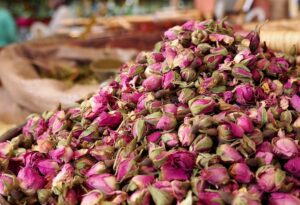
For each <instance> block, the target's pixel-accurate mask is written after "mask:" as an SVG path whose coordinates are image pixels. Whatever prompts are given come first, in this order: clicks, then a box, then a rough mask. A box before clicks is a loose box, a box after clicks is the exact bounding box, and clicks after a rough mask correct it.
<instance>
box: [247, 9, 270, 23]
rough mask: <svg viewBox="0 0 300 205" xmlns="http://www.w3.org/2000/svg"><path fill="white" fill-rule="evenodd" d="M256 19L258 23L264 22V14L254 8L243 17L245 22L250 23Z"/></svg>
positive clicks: (261, 10) (262, 11)
mask: <svg viewBox="0 0 300 205" xmlns="http://www.w3.org/2000/svg"><path fill="white" fill-rule="evenodd" d="M255 19H257V20H258V21H264V20H266V13H265V11H264V10H263V9H262V8H260V7H255V8H253V9H251V10H250V11H249V12H248V13H247V14H246V16H245V22H250V21H253V20H255Z"/></svg>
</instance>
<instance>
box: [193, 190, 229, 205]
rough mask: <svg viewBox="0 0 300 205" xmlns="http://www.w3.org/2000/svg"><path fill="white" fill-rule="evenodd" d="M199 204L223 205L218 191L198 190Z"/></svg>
mask: <svg viewBox="0 0 300 205" xmlns="http://www.w3.org/2000/svg"><path fill="white" fill-rule="evenodd" d="M198 198H199V202H200V204H199V205H224V204H225V202H224V201H223V200H222V197H221V195H220V193H218V192H209V191H207V192H200V193H199V196H198Z"/></svg>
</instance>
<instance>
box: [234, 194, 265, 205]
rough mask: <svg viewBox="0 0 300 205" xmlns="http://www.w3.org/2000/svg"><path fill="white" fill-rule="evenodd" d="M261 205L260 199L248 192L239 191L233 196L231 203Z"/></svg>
mask: <svg viewBox="0 0 300 205" xmlns="http://www.w3.org/2000/svg"><path fill="white" fill-rule="evenodd" d="M240 204H245V205H246V204H247V205H261V199H260V198H259V197H258V196H256V195H252V194H249V193H244V192H239V193H238V194H236V195H235V196H234V198H233V201H232V205H240Z"/></svg>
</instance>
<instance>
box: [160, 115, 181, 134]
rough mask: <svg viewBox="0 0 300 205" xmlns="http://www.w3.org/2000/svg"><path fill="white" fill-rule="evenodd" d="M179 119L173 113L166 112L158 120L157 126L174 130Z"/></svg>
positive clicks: (166, 129)
mask: <svg viewBox="0 0 300 205" xmlns="http://www.w3.org/2000/svg"><path fill="white" fill-rule="evenodd" d="M176 125H177V120H176V118H175V116H174V115H173V114H171V113H164V114H163V115H162V116H161V118H160V119H159V121H158V122H157V125H156V128H157V129H161V130H165V131H168V130H172V129H174V128H175V127H176Z"/></svg>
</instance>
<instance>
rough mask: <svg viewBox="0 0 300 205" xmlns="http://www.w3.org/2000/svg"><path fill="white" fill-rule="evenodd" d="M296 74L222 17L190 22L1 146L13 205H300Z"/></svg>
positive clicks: (0, 185)
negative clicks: (90, 91) (78, 99)
mask: <svg viewBox="0 0 300 205" xmlns="http://www.w3.org/2000/svg"><path fill="white" fill-rule="evenodd" d="M298 76H299V73H298V70H297V69H296V68H295V60H294V59H293V58H292V57H291V56H285V57H284V56H278V55H276V54H275V53H274V52H272V51H271V50H270V49H268V48H267V47H266V46H265V45H260V40H259V35H258V33H257V32H256V31H253V32H250V33H249V34H248V35H247V36H245V37H243V36H241V35H239V34H237V33H235V32H234V31H233V30H232V29H231V28H230V27H229V26H228V25H227V23H226V22H223V21H217V22H215V21H212V20H208V21H204V22H195V21H189V22H186V23H185V24H183V25H182V26H175V27H173V28H171V29H169V30H168V31H166V32H165V33H164V37H163V40H162V41H161V42H159V43H157V44H156V45H155V48H154V50H153V51H151V52H141V53H140V54H139V55H138V56H137V58H136V60H135V62H130V63H127V64H125V65H123V66H122V67H121V69H120V73H119V75H118V76H117V77H116V79H115V80H114V81H113V82H111V83H110V84H109V85H107V86H105V87H103V88H102V89H100V90H99V91H98V92H97V94H96V95H94V96H92V97H91V98H88V99H84V100H82V101H81V102H80V104H78V106H75V107H72V108H69V109H61V108H58V109H56V110H53V111H47V112H45V113H43V114H42V115H32V116H30V117H29V118H28V120H27V122H26V124H25V125H24V126H23V127H22V132H21V133H20V132H17V131H19V130H17V131H16V132H14V133H13V132H11V134H10V135H6V136H5V137H7V138H9V137H12V136H14V135H17V134H19V133H20V134H19V135H18V136H16V137H14V138H13V139H12V140H11V141H6V142H2V143H1V144H0V147H2V148H1V150H0V156H1V161H0V162H1V168H2V171H1V175H0V179H1V180H0V193H1V195H2V196H3V198H2V200H6V201H8V202H9V203H11V204H24V203H25V202H26V204H35V203H37V204H81V205H93V204H94V205H97V204H136V205H138V204H158V205H168V204H181V205H189V204H199V205H208V204H209V205H215V204H235V205H237V204H252V205H256V204H271V205H276V204H289V205H298V204H300V199H299V194H300V193H299V184H300V181H299V177H300V175H299V173H300V157H299V142H298V140H299V134H298V133H299V129H300V116H299V113H300V96H299V95H300V91H299V83H300V81H299V79H298Z"/></svg>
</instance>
